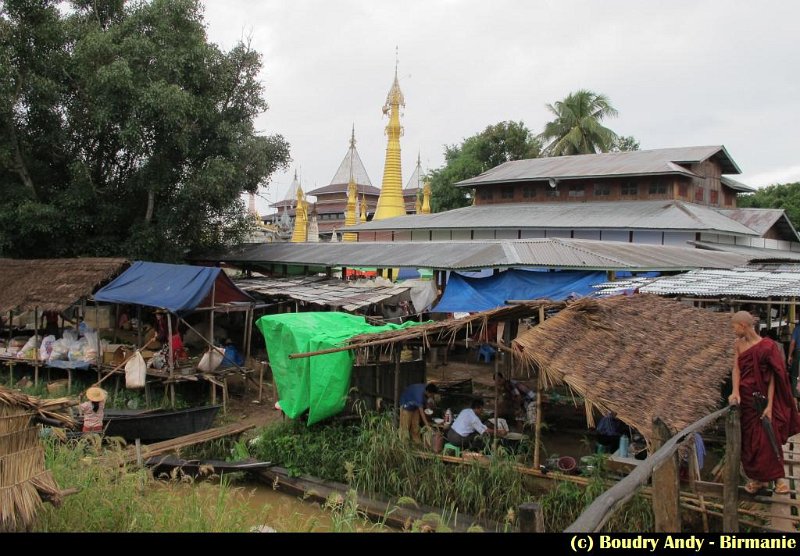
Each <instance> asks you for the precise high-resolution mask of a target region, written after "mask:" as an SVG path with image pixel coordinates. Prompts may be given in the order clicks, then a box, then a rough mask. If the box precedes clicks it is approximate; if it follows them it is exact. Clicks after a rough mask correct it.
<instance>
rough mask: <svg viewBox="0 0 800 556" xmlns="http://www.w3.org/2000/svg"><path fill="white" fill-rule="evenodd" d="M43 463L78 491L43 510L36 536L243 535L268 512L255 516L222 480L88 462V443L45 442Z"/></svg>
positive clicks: (91, 451)
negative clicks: (164, 477)
mask: <svg viewBox="0 0 800 556" xmlns="http://www.w3.org/2000/svg"><path fill="white" fill-rule="evenodd" d="M45 447H46V462H47V467H48V469H50V470H51V471H52V473H53V475H54V477H55V479H56V481H57V482H58V484H59V485H60V486H61V488H71V487H77V488H79V489H80V492H79V493H77V494H73V495H71V496H67V497H66V498H65V500H64V503H63V505H62V506H61V507H60V508H55V507H53V506H50V505H49V504H48V505H45V506H44V507H43V508H42V510H41V511H40V513H39V519H38V521H37V525H36V530H37V531H47V532H70V531H74V532H89V531H91V532H101V531H108V532H111V531H114V532H127V531H136V532H140V531H150V532H167V531H169V532H173V531H174V532H223V531H230V532H234V531H240V532H243V531H248V530H249V529H250V527H252V526H254V525H258V524H259V523H264V522H265V518H266V511H267V508H264V510H263V511H261V512H256V511H254V510H253V509H252V508H251V507H250V506H249V505H248V504H247V503H246V502H247V501H246V496H247V495H246V494H245V493H244V491H243V490H242V489H238V488H233V487H232V486H231V485H230V484H229V483H228V482H227V481H226V480H224V478H223V480H221V481H220V482H219V483H206V482H202V483H195V484H192V485H190V486H187V483H191V481H190V480H189V479H188V478H183V479H179V480H173V481H170V482H164V481H155V480H154V479H153V478H152V476H151V475H150V474H149V473H148V472H147V471H145V470H126V469H124V468H120V467H116V466H109V465H101V464H99V463H97V462H96V461H92V460H91V459H90V458H92V457H93V456H96V455H97V454H98V449H99V447H98V446H97V445H96V444H95V443H93V442H92V441H91V440H89V439H81V440H78V441H71V442H69V443H60V442H57V441H55V440H49V441H46V442H45Z"/></svg>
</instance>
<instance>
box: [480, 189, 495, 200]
mask: <svg viewBox="0 0 800 556" xmlns="http://www.w3.org/2000/svg"><path fill="white" fill-rule="evenodd" d="M493 193H494V191H492V190H491V189H481V192H480V194H479V196H480V199H481V200H482V201H491V200H492V197H494V195H493Z"/></svg>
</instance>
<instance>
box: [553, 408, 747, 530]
mask: <svg viewBox="0 0 800 556" xmlns="http://www.w3.org/2000/svg"><path fill="white" fill-rule="evenodd" d="M723 415H726V416H727V419H726V422H725V437H726V446H725V455H726V461H725V469H724V473H723V518H722V527H723V530H724V531H726V532H732V533H735V532H738V529H739V520H738V515H739V514H738V506H739V460H740V455H741V429H740V426H739V408H738V407H737V406H730V407H725V408H723V409H720V410H718V411H715V412H714V413H712V414H710V415H707V416H705V417H703V418H702V419H700V420H699V421H696V422H695V423H692V424H691V425H689V426H688V427H686V428H685V429H683V430H682V431H681V432H679V433H678V434H676V435H674V436H671V437H670V435H671V433H670V432H669V430H668V428H667V426H666V425H665V424H664V423H663V422H662V421H661V420H660V419H655V420H654V421H653V425H654V430H655V432H656V435H655V436H656V438H655V439H654V445H655V446H656V447H657V448H658V449H657V450H656V452H655V453H654V454H652V455H651V456H650V457H648V458H647V459H646V460H644V461H643V462H642V463H641V464H639V465H638V466H637V467H636V469H634V470H633V471H632V472H631V473H630V474H629V475H628V476H627V477H625V478H624V479H622V480H621V481H619V482H618V483H616V484H615V485H614V486H613V487H611V488H610V489H608V490H607V491H605V492H604V493H603V494H601V495H600V496H598V497H597V498H596V499H595V501H594V502H592V503H591V504H590V505H589V507H588V508H586V510H584V512H583V513H582V514H581V515H580V516H579V517H578V519H576V520H575V522H574V523H572V525H570V526H569V527H567V528H566V529H565V532H567V533H594V532H597V531H599V530H601V529H602V528H603V526H604V525H605V524H606V523H607V522H608V520H609V519H610V518H611V517H612V516H613V515H614V512H615V511H616V510H617V509H619V508H620V507H621V506H622V505H623V504H625V502H627V501H628V500H630V499H631V498H633V496H634V495H635V494H636V491H637V489H638V488H639V487H640V486H642V485H644V484H645V483H647V481H648V480H649V479H650V477H651V476H652V477H653V494H654V495H653V496H652V501H653V514H654V517H655V530H656V531H657V532H679V531H680V528H681V518H680V480H679V477H678V457H677V453H676V452H677V450H678V446H679V445H680V444H681V443H682V442H683V441H684V440H686V439H687V438H688V437H689V435H691V434H693V433H695V432H698V431H700V430H702V429H704V428H705V427H707V426H709V425H710V424H712V423H714V422H715V421H716V420H717V419H719V418H720V417H722V416H723ZM656 493H658V495H657V496H656V495H655V494H656Z"/></svg>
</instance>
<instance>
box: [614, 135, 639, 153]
mask: <svg viewBox="0 0 800 556" xmlns="http://www.w3.org/2000/svg"><path fill="white" fill-rule="evenodd" d="M638 150H639V140H638V139H636V137H634V136H632V135H628V136H623V135H619V136H617V138H616V140H615V141H614V144H613V145H612V146H611V150H610V151H609V152H612V153H619V152H629V151H638Z"/></svg>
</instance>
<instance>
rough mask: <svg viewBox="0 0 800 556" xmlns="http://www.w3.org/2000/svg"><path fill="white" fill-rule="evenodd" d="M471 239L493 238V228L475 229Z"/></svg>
mask: <svg viewBox="0 0 800 556" xmlns="http://www.w3.org/2000/svg"><path fill="white" fill-rule="evenodd" d="M473 239H494V230H475V235H474V238H473Z"/></svg>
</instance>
